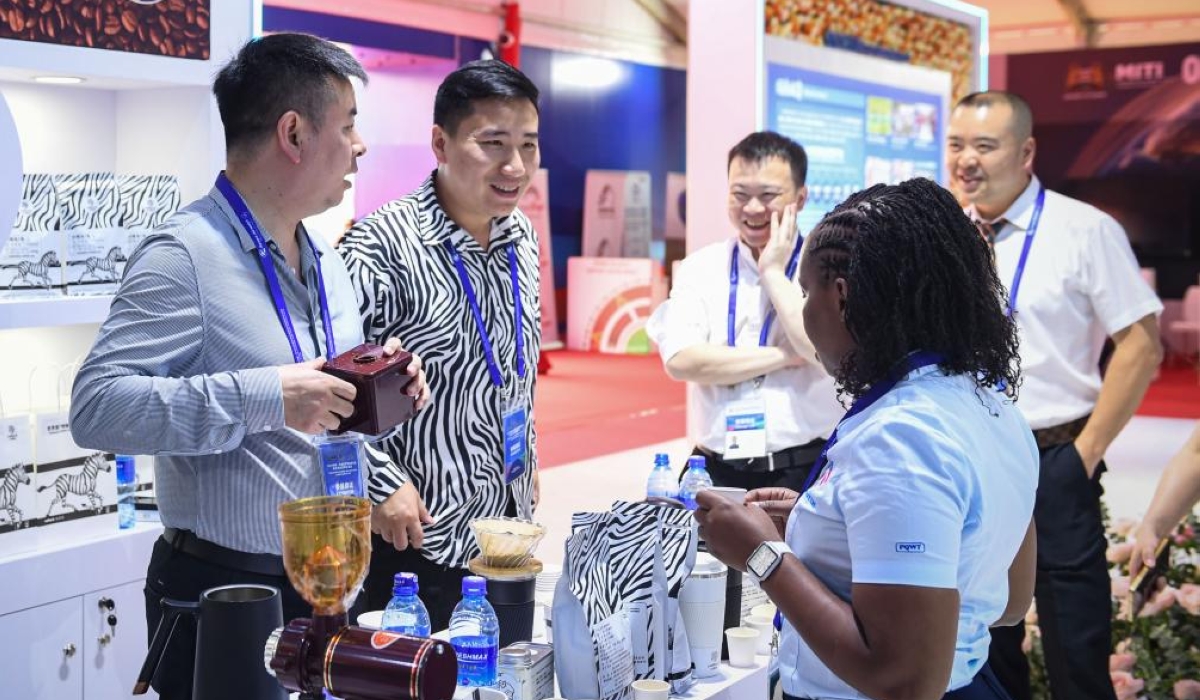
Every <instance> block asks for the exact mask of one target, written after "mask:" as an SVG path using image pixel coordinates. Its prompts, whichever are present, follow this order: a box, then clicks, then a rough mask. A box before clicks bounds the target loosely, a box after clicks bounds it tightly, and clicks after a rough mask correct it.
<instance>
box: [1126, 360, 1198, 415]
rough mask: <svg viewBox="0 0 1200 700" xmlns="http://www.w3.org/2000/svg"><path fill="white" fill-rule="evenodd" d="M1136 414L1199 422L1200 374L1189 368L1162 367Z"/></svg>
mask: <svg viewBox="0 0 1200 700" xmlns="http://www.w3.org/2000/svg"><path fill="white" fill-rule="evenodd" d="M1137 413H1138V415H1139V416H1157V417H1159V418H1200V372H1197V370H1196V368H1195V367H1190V366H1186V365H1184V366H1178V365H1176V366H1168V367H1163V368H1162V369H1160V370H1159V373H1158V378H1157V379H1156V380H1155V381H1154V383H1153V384H1151V385H1150V389H1149V390H1148V391H1147V392H1146V398H1144V399H1142V405H1141V406H1139V407H1138V411H1137Z"/></svg>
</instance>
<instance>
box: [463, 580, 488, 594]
mask: <svg viewBox="0 0 1200 700" xmlns="http://www.w3.org/2000/svg"><path fill="white" fill-rule="evenodd" d="M462 581H463V582H462V592H463V595H487V579H485V578H484V577H482V576H464V577H463V580H462Z"/></svg>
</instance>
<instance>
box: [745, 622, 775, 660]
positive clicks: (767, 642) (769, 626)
mask: <svg viewBox="0 0 1200 700" xmlns="http://www.w3.org/2000/svg"><path fill="white" fill-rule="evenodd" d="M742 624H743V625H744V626H746V627H749V628H750V629H754V630H758V642H757V643H756V644H755V645H754V653H755V654H770V653H771V637H773V636H774V635H775V619H774V618H771V617H762V616H760V615H750V616H749V617H747V618H746V620H745V621H744V622H742Z"/></svg>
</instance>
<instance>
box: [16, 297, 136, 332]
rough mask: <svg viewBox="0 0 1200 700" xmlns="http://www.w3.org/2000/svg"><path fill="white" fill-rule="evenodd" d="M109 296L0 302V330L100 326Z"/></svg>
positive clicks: (106, 312)
mask: <svg viewBox="0 0 1200 700" xmlns="http://www.w3.org/2000/svg"><path fill="white" fill-rule="evenodd" d="M111 304H112V296H110V295H105V296H98V297H68V296H63V297H54V298H50V299H0V330H9V329H12V328H30V327H42V328H44V327H47V326H73V325H77V324H80V323H100V322H101V321H103V320H104V318H105V317H106V316H108V307H109V305H111Z"/></svg>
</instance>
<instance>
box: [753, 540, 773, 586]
mask: <svg viewBox="0 0 1200 700" xmlns="http://www.w3.org/2000/svg"><path fill="white" fill-rule="evenodd" d="M778 556H779V554H778V553H776V552H775V550H773V549H771V548H770V547H768V546H767V545H766V543H765V542H764V543H763V544H760V545H759V546H758V548H757V549H755V550H754V553H753V554H751V555H750V560H749V561H747V562H746V568H747V569H750V573H752V574H754V575H755V576H758V577H759V578H762V576H763V575H764V574H765V573H766V572H767V567H769V566H770V565H771V562H773V561H775V558H776V557H778Z"/></svg>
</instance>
